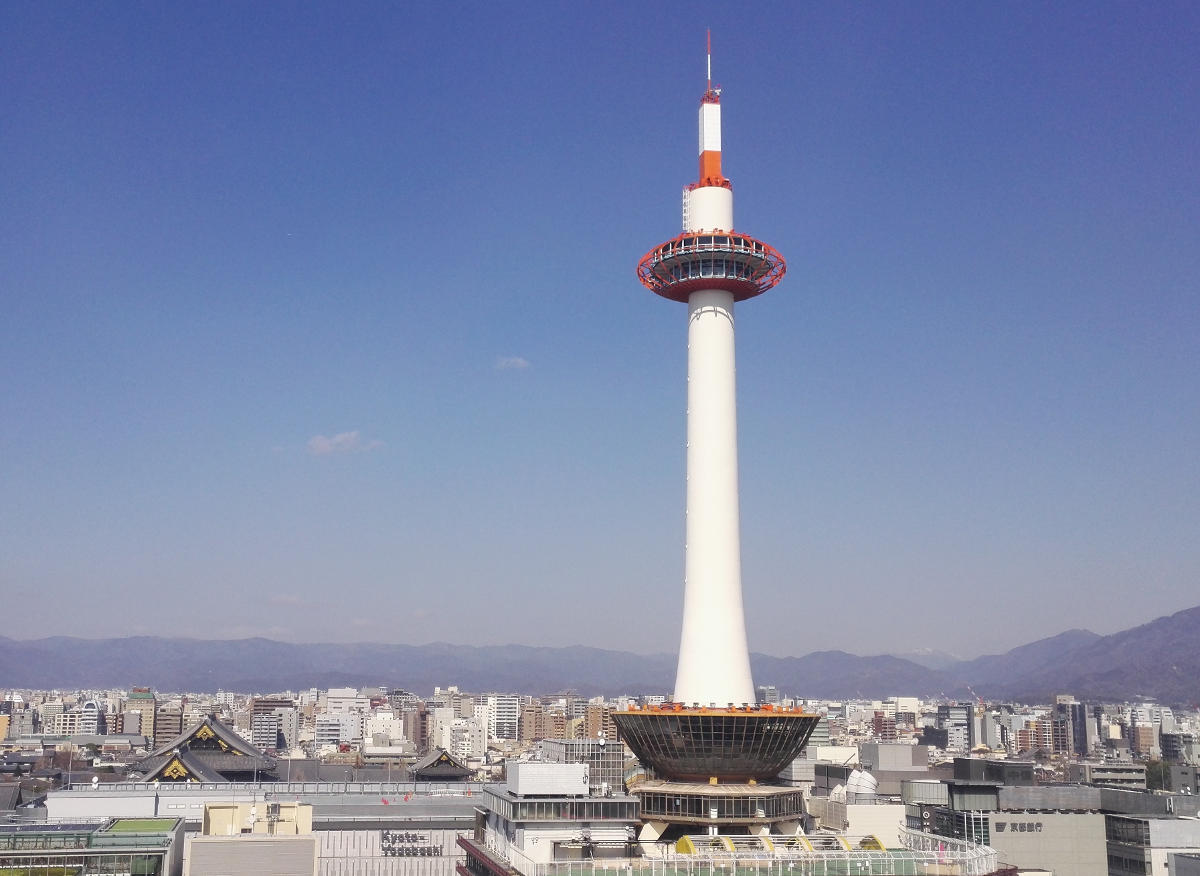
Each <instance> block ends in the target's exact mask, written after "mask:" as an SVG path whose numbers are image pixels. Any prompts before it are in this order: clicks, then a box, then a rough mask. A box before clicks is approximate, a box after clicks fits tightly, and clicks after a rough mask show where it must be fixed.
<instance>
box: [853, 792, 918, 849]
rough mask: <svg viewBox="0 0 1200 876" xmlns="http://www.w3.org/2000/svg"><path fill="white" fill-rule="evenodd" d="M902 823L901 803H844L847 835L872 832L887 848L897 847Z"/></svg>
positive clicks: (861, 834) (863, 834) (902, 805)
mask: <svg viewBox="0 0 1200 876" xmlns="http://www.w3.org/2000/svg"><path fill="white" fill-rule="evenodd" d="M903 823H904V804H903V803H879V804H875V805H870V804H863V803H848V804H846V824H847V827H846V833H847V834H848V835H849V836H867V835H869V834H874V835H875V836H877V837H879V839H880V840H881V841H882V842H883V844H884V845H885V846H886V847H887V848H889V849H898V848H900V825H902V824H903Z"/></svg>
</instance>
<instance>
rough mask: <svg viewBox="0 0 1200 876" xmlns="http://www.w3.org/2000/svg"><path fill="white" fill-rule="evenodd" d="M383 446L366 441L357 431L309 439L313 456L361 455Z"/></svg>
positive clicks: (376, 442) (314, 436)
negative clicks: (334, 454) (333, 454)
mask: <svg viewBox="0 0 1200 876" xmlns="http://www.w3.org/2000/svg"><path fill="white" fill-rule="evenodd" d="M382 446H383V442H382V441H378V440H376V439H371V440H370V441H367V440H364V439H363V437H362V435H361V434H360V433H359V431H358V430H357V429H355V430H354V431H353V432H339V433H338V434H336V435H329V436H326V435H313V436H312V437H311V438H309V439H308V452H309V453H311V454H312V455H313V456H328V455H330V454H332V453H360V452H363V451H367V450H374V449H375V448H376V447H382Z"/></svg>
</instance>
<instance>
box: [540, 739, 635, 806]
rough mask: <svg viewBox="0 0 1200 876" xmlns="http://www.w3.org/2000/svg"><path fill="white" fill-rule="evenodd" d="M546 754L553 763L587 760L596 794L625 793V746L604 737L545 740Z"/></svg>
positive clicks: (543, 741)
mask: <svg viewBox="0 0 1200 876" xmlns="http://www.w3.org/2000/svg"><path fill="white" fill-rule="evenodd" d="M539 747H540V749H541V751H542V756H543V758H545V760H546V761H547V762H549V763H586V764H587V765H588V767H589V769H588V784H589V787H590V788H591V791H592V793H593V794H596V793H601V794H603V793H608V794H624V793H625V746H624V745H622V744H621V743H620V741H615V742H609V741H607V740H604V739H543V740H542V741H541V742H540V743H539Z"/></svg>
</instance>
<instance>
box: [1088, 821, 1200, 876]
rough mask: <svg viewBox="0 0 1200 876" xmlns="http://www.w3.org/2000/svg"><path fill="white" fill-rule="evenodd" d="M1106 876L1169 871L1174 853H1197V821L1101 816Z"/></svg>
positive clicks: (1199, 823) (1139, 875) (1199, 836)
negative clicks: (1103, 828)
mask: <svg viewBox="0 0 1200 876" xmlns="http://www.w3.org/2000/svg"><path fill="white" fill-rule="evenodd" d="M1104 819H1105V837H1106V839H1107V841H1108V876H1145V874H1159V873H1165V872H1168V871H1169V860H1168V859H1169V858H1170V856H1171V855H1172V854H1173V853H1177V852H1193V853H1195V852H1200V820H1198V819H1196V818H1180V817H1178V816H1174V815H1118V814H1110V815H1106V816H1104Z"/></svg>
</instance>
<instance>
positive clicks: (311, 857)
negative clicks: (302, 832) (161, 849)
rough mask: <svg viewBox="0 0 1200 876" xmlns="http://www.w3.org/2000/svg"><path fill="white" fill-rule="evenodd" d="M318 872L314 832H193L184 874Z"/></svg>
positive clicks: (224, 875)
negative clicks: (293, 833) (255, 833)
mask: <svg viewBox="0 0 1200 876" xmlns="http://www.w3.org/2000/svg"><path fill="white" fill-rule="evenodd" d="M230 873H254V874H258V876H298V874H307V873H311V874H312V876H317V840H316V838H315V837H314V836H311V835H309V836H250V835H247V836H234V837H216V836H193V837H189V838H188V840H187V844H186V851H185V852H184V865H183V874H184V876H227V874H230Z"/></svg>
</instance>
